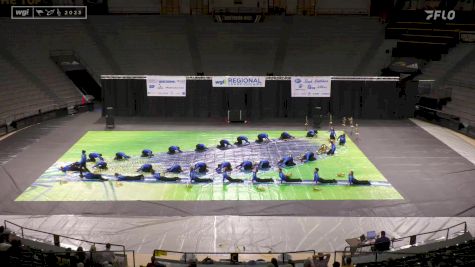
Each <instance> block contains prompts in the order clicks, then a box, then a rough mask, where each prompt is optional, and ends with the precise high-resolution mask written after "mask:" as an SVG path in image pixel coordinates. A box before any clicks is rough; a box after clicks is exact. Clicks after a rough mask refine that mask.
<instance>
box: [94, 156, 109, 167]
mask: <svg viewBox="0 0 475 267" xmlns="http://www.w3.org/2000/svg"><path fill="white" fill-rule="evenodd" d="M93 168H97V169H101V170H107V162H105V161H104V159H103V158H101V159H99V162H97V163H96V164H95V165H94V166H93Z"/></svg>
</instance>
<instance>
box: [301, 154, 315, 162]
mask: <svg viewBox="0 0 475 267" xmlns="http://www.w3.org/2000/svg"><path fill="white" fill-rule="evenodd" d="M314 160H317V158H315V153H313V152H311V151H307V152H306V153H305V154H303V155H302V156H301V157H300V161H302V162H305V163H307V162H309V161H314Z"/></svg>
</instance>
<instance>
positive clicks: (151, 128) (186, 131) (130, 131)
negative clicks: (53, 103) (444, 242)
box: [0, 112, 475, 217]
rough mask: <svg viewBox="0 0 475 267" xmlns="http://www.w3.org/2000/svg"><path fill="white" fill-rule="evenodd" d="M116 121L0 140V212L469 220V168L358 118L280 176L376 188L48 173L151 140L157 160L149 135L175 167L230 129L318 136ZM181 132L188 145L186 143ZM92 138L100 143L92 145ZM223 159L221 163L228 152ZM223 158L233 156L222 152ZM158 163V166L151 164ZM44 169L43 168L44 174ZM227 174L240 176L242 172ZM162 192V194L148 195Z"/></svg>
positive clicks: (78, 123) (279, 125)
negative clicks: (88, 154) (172, 154)
mask: <svg viewBox="0 0 475 267" xmlns="http://www.w3.org/2000/svg"><path fill="white" fill-rule="evenodd" d="M116 123H117V127H116V129H115V130H113V131H106V132H104V130H105V129H104V123H103V120H102V119H100V114H99V112H92V113H84V114H79V115H75V116H72V117H68V118H61V119H55V120H51V121H48V122H44V123H42V124H38V125H34V126H32V127H29V128H27V129H24V130H22V131H20V132H18V133H16V134H14V135H12V136H10V137H8V138H6V139H4V140H2V141H0V147H2V151H1V155H0V159H1V161H2V162H3V163H2V167H1V170H0V186H1V188H3V190H2V191H3V194H2V196H1V200H2V201H1V204H0V213H1V214H5V215H8V214H31V215H35V214H41V215H53V214H76V215H81V214H88V215H101V216H107V215H117V216H154V215H155V216H193V215H261V216H297V215H298V216H368V217H401V216H414V217H416V216H448V217H451V216H473V215H475V210H474V209H473V203H475V201H474V198H475V197H474V194H473V185H472V183H473V177H475V175H474V174H475V170H474V165H473V164H472V163H471V162H469V161H468V160H467V159H465V158H464V157H462V156H460V155H459V154H458V153H456V152H455V151H454V150H452V149H451V148H450V147H448V146H447V145H445V144H444V143H442V142H440V141H439V140H438V139H436V138H435V137H433V136H432V135H430V134H429V133H427V132H426V131H424V130H423V129H422V128H420V127H419V126H417V125H416V124H414V123H413V122H411V121H410V120H394V121H360V122H358V123H359V124H360V137H359V140H358V141H357V143H356V144H355V143H354V142H353V141H352V140H351V137H350V140H349V143H348V146H347V147H345V148H342V149H340V151H339V152H340V153H341V154H339V153H337V155H336V156H334V157H331V158H328V159H326V158H325V159H321V160H317V161H316V162H314V163H312V164H308V165H306V164H302V165H300V164H299V165H298V166H295V167H293V169H289V170H286V172H289V173H292V174H293V175H294V176H298V177H302V178H303V179H305V180H310V179H311V177H309V174H311V169H312V168H313V167H314V166H315V165H316V166H319V167H320V169H322V173H321V174H322V176H325V177H328V178H330V177H335V178H337V179H339V180H342V181H343V180H345V179H346V173H347V171H348V170H349V169H354V170H355V174H356V177H357V178H360V179H369V180H373V181H380V182H382V184H384V185H374V186H370V187H363V186H362V187H349V186H343V185H336V186H321V187H320V186H319V187H318V188H316V187H315V186H314V185H311V184H305V183H304V185H280V184H277V183H276V184H272V185H266V187H264V190H261V189H257V188H255V187H253V186H250V185H249V184H248V183H245V184H243V185H237V186H236V185H228V186H223V184H222V182H221V179H216V181H215V182H214V183H213V184H212V185H193V186H192V187H191V188H189V187H187V186H186V185H185V184H160V183H137V182H136V183H130V184H129V183H126V182H120V183H118V182H115V181H110V182H105V183H97V182H91V183H88V182H83V181H77V180H75V177H74V175H72V176H71V177H69V176H70V175H69V174H67V175H63V174H62V173H60V172H57V171H56V168H57V167H58V165H60V164H62V163H63V162H70V161H75V160H78V157H79V154H80V153H79V151H80V150H81V149H83V148H85V149H86V150H89V151H92V150H96V151H98V152H99V151H100V152H102V153H104V154H105V155H106V158H110V157H111V156H112V155H113V154H112V153H115V152H116V150H117V149H119V148H120V150H124V152H128V153H130V154H131V155H137V153H138V152H137V151H140V150H141V149H143V148H144V146H145V145H147V146H151V145H152V144H153V149H154V150H155V151H158V152H159V153H158V154H159V156H158V158H160V157H162V156H163V157H164V156H165V155H160V153H162V152H164V151H166V148H167V147H168V146H169V145H171V144H172V143H171V141H166V142H157V143H155V138H165V139H167V138H168V139H169V140H170V138H177V139H176V142H175V143H174V144H176V145H179V146H181V147H182V149H183V150H184V151H185V152H184V154H183V155H184V156H183V157H181V158H180V159H179V160H178V159H177V160H178V161H180V162H181V161H183V164H186V162H193V161H194V160H189V158H187V157H190V155H191V154H192V153H191V152H190V150H192V148H193V147H194V145H195V144H196V143H197V141H198V140H205V141H202V142H203V143H206V144H208V145H209V146H210V147H211V146H212V145H213V144H215V143H216V140H219V138H221V137H222V136H225V137H226V138H229V139H233V138H235V136H237V135H239V134H240V133H245V134H247V135H249V136H255V134H256V133H258V132H260V131H267V132H269V133H270V134H271V137H272V138H276V137H277V136H278V134H279V133H280V132H282V131H283V130H286V131H289V132H291V133H292V134H294V135H295V136H297V137H298V138H297V139H296V140H295V141H296V142H304V143H305V145H309V146H313V145H315V146H318V145H319V144H320V143H324V142H326V138H327V137H326V136H325V135H320V136H319V138H317V139H315V140H312V141H308V140H306V139H305V138H303V137H302V135H303V133H304V132H305V131H304V126H303V122H299V121H273V122H250V123H248V124H246V125H242V124H238V125H233V124H231V125H227V124H225V123H223V122H222V121H209V120H206V121H204V120H203V121H193V122H190V121H161V120H157V119H147V118H118V119H117V121H116ZM336 128H337V130H338V131H342V130H346V129H345V127H342V126H337V127H336ZM217 131H219V132H217ZM324 132H325V131H322V133H324ZM190 134H191V135H194V136H195V137H194V138H195V139H193V138H190V137H189V135H190ZM122 135H123V136H122ZM101 136H102V137H104V138H105V137H107V138H110V140H109V141H108V142H106V141H100V140H101V139H99V138H100V137H101ZM124 136H127V138H125V137H124ZM165 139H164V140H165ZM97 140H99V141H97ZM130 140H134V141H132V142H131V141H130ZM136 140H140V141H136ZM94 141H97V142H94ZM292 142H294V141H291V143H283V144H282V145H283V146H282V147H280V149H283V152H282V153H284V152H285V151H289V149H290V150H292V149H294V148H293V145H295V144H292ZM312 142H314V143H312ZM274 145H275V143H274ZM298 145H302V144H301V143H299V144H298ZM305 145H304V146H305ZM250 148H251V147H250ZM246 149H247V148H246ZM305 149H306V148H305ZM305 149H304V150H305ZM253 151H258V150H251V151H248V152H246V151H245V149H240V150H236V149H231V150H229V151H225V152H224V153H228V152H230V153H231V152H232V153H238V154H239V157H238V158H239V160H240V159H241V158H243V157H246V156H247V155H253V156H252V157H256V158H260V157H261V156H262V153H263V152H259V151H258V153H257V154H255V155H254V154H252V153H253ZM276 151H279V148H277V150H276ZM337 151H338V150H337ZM219 153H223V152H222V151H218V150H213V153H212V155H213V157H216V155H220V154H219ZM186 155H188V156H186ZM210 155H211V154H210ZM269 155H270V154H269ZM224 156H225V158H226V159H228V155H226V154H225V155H224ZM177 157H180V155H178V156H177ZM232 157H234V155H233V156H229V158H232ZM218 158H220V157H218ZM253 159H254V158H253ZM239 160H237V161H239ZM218 161H220V159H213V162H214V163H216V162H218ZM139 163H141V161H140V160H137V161H135V160H133V161H131V162H130V164H131V166H126V167H124V166H116V167H117V169H119V170H122V172H124V171H125V169H123V168H126V169H127V172H128V171H129V170H131V169H132V170H133V169H134V168H135V167H136V166H135V165H134V164H139ZM313 164H315V165H313ZM161 167H164V166H159V167H158V168H161ZM113 170H114V169H113V168H112V169H111V171H113ZM50 171H53V174H52V175H51V176H49V174H51V173H50ZM339 173H345V177H339V176H338V174H339ZM109 174H111V173H109ZM106 175H107V174H106ZM236 175H238V176H242V178H245V179H249V178H247V176H248V175H249V174H246V173H242V174H241V173H236ZM263 175H264V176H266V175H268V176H272V177H275V175H276V174H275V172H274V171H270V172H268V173H266V174H263ZM38 177H40V179H38ZM160 190H161V191H160ZM165 191H166V192H169V193H168V194H157V192H165ZM210 200H212V201H210Z"/></svg>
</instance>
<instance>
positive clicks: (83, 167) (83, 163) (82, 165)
mask: <svg viewBox="0 0 475 267" xmlns="http://www.w3.org/2000/svg"><path fill="white" fill-rule="evenodd" d="M86 162H87V158H86V150H83V151H82V153H81V159H80V160H79V174H80V175H82V172H83V171H86V172H91V171H90V170H89V169H88V168H87V166H86Z"/></svg>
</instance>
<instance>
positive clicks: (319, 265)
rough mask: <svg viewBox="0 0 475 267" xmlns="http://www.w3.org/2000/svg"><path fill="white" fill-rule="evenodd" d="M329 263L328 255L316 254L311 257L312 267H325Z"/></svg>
mask: <svg viewBox="0 0 475 267" xmlns="http://www.w3.org/2000/svg"><path fill="white" fill-rule="evenodd" d="M329 261H330V254H328V253H327V254H323V253H321V252H318V254H317V255H313V257H312V260H311V265H312V267H327V266H328V262H329Z"/></svg>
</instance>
